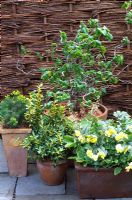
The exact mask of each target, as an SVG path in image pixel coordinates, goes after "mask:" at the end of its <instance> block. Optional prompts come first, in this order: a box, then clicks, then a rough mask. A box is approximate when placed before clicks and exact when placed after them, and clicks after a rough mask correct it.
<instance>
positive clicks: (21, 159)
mask: <svg viewBox="0 0 132 200" xmlns="http://www.w3.org/2000/svg"><path fill="white" fill-rule="evenodd" d="M30 132H31V129H28V128H15V129H7V128H0V133H1V134H2V141H3V146H4V150H5V154H6V158H7V164H8V170H9V175H10V176H17V177H22V176H26V175H27V151H26V150H25V149H23V147H22V146H21V143H22V140H23V139H24V138H25V137H26V135H27V134H29V133H30Z"/></svg>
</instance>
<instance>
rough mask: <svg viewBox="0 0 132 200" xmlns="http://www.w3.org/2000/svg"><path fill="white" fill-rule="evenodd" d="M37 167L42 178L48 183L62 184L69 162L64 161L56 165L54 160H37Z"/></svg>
mask: <svg viewBox="0 0 132 200" xmlns="http://www.w3.org/2000/svg"><path fill="white" fill-rule="evenodd" d="M37 168H38V171H39V173H40V176H41V178H42V179H43V180H44V182H45V183H46V184H47V185H60V184H62V183H63V182H64V180H65V175H66V170H67V162H66V161H62V162H60V163H59V164H57V165H56V166H54V164H53V162H51V161H47V162H46V161H45V162H41V161H38V160H37Z"/></svg>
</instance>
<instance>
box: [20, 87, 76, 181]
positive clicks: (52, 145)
mask: <svg viewBox="0 0 132 200" xmlns="http://www.w3.org/2000/svg"><path fill="white" fill-rule="evenodd" d="M40 91H41V87H38V90H37V92H32V93H31V94H30V103H29V104H27V105H28V106H27V113H26V118H27V120H29V124H31V126H32V130H33V131H32V134H30V135H28V136H27V137H26V138H25V139H24V141H23V147H24V148H26V149H27V150H28V151H29V152H30V153H32V154H33V155H34V157H35V159H36V161H37V167H38V170H39V172H40V175H41V178H42V179H43V180H44V181H45V183H46V184H48V185H59V184H61V183H63V181H64V179H65V174H66V169H67V150H66V148H65V143H64V141H63V137H64V135H66V134H67V133H69V134H72V132H73V125H72V122H71V121H70V120H68V119H67V118H66V117H65V115H64V110H65V107H64V106H61V105H59V104H56V103H53V104H52V105H51V106H50V107H49V108H46V107H45V106H43V105H42V104H39V103H38V102H42V101H41V100H42V99H41V98H43V97H42V96H41V95H40V93H41V92H40ZM36 96H38V97H39V98H38V99H36V100H35V101H34V98H35V97H36ZM30 105H32V106H30ZM33 105H34V106H33ZM42 108H43V109H42ZM32 109H33V110H34V112H31V110H32ZM41 109H42V110H43V112H42V111H41V112H40V113H41V114H40V113H39V112H38V111H40V110H41ZM35 113H36V114H37V115H35ZM38 113H39V115H38ZM38 119H39V121H38ZM36 120H37V121H36Z"/></svg>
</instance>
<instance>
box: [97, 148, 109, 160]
mask: <svg viewBox="0 0 132 200" xmlns="http://www.w3.org/2000/svg"><path fill="white" fill-rule="evenodd" d="M106 155H107V153H106V152H104V151H102V150H99V152H98V156H99V157H100V158H102V159H105V157H106Z"/></svg>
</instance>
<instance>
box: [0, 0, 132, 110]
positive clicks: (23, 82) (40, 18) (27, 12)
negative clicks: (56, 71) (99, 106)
mask: <svg viewBox="0 0 132 200" xmlns="http://www.w3.org/2000/svg"><path fill="white" fill-rule="evenodd" d="M122 3H123V1H120V0H89V1H88V0H71V1H69V0H47V1H41V2H40V1H37V0H36V1H35V0H34V1H33V0H32V1H30V0H29V1H13V0H12V1H8V0H7V1H6V0H5V1H2V2H1V7H2V17H1V18H2V20H1V24H2V25H1V26H2V55H1V58H2V59H1V60H2V62H1V73H0V80H1V82H0V83H1V87H0V97H1V98H2V97H3V96H4V95H6V94H7V93H10V92H11V91H12V90H14V89H19V90H21V91H22V92H23V93H24V94H28V92H29V91H32V90H33V89H34V88H35V87H36V84H38V82H39V81H40V74H39V72H38V68H39V67H40V66H45V67H50V66H51V63H50V56H49V53H48V49H49V48H50V45H51V43H52V42H53V41H59V30H64V31H66V32H67V33H68V36H69V38H72V37H73V36H74V35H75V31H76V29H77V28H78V25H79V22H80V20H84V21H86V20H87V19H88V18H90V17H97V18H98V19H99V20H100V21H101V23H102V24H103V25H107V26H108V27H109V28H110V30H111V31H112V33H113V35H114V40H113V41H112V42H111V43H108V42H107V43H106V45H107V46H108V48H109V55H108V56H109V57H111V55H112V54H113V50H114V46H115V45H117V44H119V42H120V40H121V38H122V36H126V35H128V36H129V38H130V39H131V40H132V28H131V27H130V26H129V25H126V23H125V20H124V18H125V14H126V11H125V10H123V9H121V5H122ZM21 44H23V45H25V46H26V47H27V48H29V49H31V50H32V51H40V52H41V53H42V54H43V56H44V60H43V63H42V62H41V63H40V62H39V60H38V59H37V58H35V57H34V56H33V55H30V56H29V55H28V56H27V57H25V58H24V59H23V60H22V61H21V57H20V45H21ZM122 52H123V53H124V55H125V65H124V66H126V65H129V67H128V68H126V69H125V71H123V72H122V73H120V71H121V70H122V68H123V67H124V66H123V67H122V68H121V69H120V70H119V71H117V73H120V78H121V80H122V81H121V83H120V84H118V85H116V86H112V87H110V88H108V93H107V96H106V97H105V98H104V102H105V104H107V105H108V106H109V107H110V109H111V108H112V109H117V108H122V109H126V110H128V111H130V113H132V46H130V45H128V47H127V48H125V49H122ZM18 62H21V65H20V64H19V65H20V66H19V67H20V69H21V70H20V69H18ZM48 88H49V85H47V84H45V88H44V89H45V90H47V89H48Z"/></svg>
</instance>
